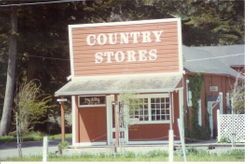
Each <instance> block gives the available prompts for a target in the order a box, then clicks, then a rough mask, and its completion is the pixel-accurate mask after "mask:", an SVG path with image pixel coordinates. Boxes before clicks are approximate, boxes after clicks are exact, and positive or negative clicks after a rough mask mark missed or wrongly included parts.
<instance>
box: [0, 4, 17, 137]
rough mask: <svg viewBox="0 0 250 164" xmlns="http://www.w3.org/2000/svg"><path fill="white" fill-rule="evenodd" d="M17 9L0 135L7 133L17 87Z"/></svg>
mask: <svg viewBox="0 0 250 164" xmlns="http://www.w3.org/2000/svg"><path fill="white" fill-rule="evenodd" d="M16 37H17V10H16V8H14V7H12V8H11V34H10V41H9V59H8V69H7V82H6V89H5V97H4V106H3V113H2V118H1V125H0V136H2V135H5V134H7V132H8V128H9V124H10V119H11V111H12V105H13V97H14V96H13V94H14V88H15V69H16V54H17V40H16Z"/></svg>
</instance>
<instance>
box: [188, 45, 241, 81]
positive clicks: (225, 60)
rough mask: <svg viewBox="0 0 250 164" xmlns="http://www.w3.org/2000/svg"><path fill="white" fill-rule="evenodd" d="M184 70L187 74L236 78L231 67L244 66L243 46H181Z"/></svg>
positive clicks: (235, 73) (235, 72)
mask: <svg viewBox="0 0 250 164" xmlns="http://www.w3.org/2000/svg"><path fill="white" fill-rule="evenodd" d="M183 60H184V61H183V63H184V68H185V69H186V70H187V71H189V72H196V73H212V74H226V75H230V76H234V77H237V76H239V73H238V72H237V71H235V70H234V69H232V68H231V66H244V65H245V46H244V45H230V46H203V47H202V46H201V47H187V46H183Z"/></svg>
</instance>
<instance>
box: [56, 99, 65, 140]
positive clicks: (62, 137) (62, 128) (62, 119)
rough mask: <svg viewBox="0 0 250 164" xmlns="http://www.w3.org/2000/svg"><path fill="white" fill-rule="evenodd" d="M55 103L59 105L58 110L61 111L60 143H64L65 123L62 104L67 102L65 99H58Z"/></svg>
mask: <svg viewBox="0 0 250 164" xmlns="http://www.w3.org/2000/svg"><path fill="white" fill-rule="evenodd" d="M57 101H58V102H59V104H60V109H61V142H64V141H65V121H64V117H65V116H64V115H65V114H64V102H66V101H67V99H65V98H60V99H57Z"/></svg>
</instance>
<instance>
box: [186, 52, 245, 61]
mask: <svg viewBox="0 0 250 164" xmlns="http://www.w3.org/2000/svg"><path fill="white" fill-rule="evenodd" d="M243 55H244V54H243V53H239V54H232V55H223V56H214V57H208V58H200V59H190V60H186V61H185V62H194V61H204V60H213V59H223V58H229V57H234V56H243Z"/></svg>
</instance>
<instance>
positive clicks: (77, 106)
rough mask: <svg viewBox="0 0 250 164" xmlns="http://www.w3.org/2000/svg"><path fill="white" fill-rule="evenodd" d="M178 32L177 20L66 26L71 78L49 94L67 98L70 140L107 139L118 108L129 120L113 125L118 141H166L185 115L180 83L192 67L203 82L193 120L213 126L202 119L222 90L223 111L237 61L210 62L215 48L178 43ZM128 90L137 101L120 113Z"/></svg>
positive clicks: (186, 107) (183, 89)
mask: <svg viewBox="0 0 250 164" xmlns="http://www.w3.org/2000/svg"><path fill="white" fill-rule="evenodd" d="M181 38H182V34H181V22H180V19H179V18H170V19H157V20H143V21H128V22H113V23H97V24H81V25H69V44H70V65H71V75H70V78H71V80H70V81H69V82H68V83H67V84H66V85H65V86H63V87H62V88H61V89H59V90H58V91H57V92H56V93H55V95H56V96H60V97H64V96H71V103H72V144H73V146H78V145H111V144H113V143H114V142H115V140H114V139H115V137H116V136H117V134H115V131H116V129H117V125H116V124H117V123H116V121H117V120H119V119H117V118H116V112H117V111H116V108H119V109H121V108H123V111H122V112H125V113H126V112H127V114H128V118H129V119H127V120H129V122H130V123H128V124H127V125H125V126H124V125H123V126H122V125H119V129H120V132H121V133H120V135H119V138H120V142H123V143H124V144H153V143H157V144H160V143H167V142H168V135H169V134H168V130H169V129H170V128H172V129H173V131H174V136H175V139H176V140H179V138H180V136H179V129H178V124H177V119H178V118H180V120H181V121H184V116H187V117H186V118H185V120H188V117H189V115H188V110H189V108H190V107H191V105H190V104H188V101H189V98H190V96H191V95H190V94H189V92H188V83H187V82H188V78H189V76H191V75H192V74H193V73H202V74H204V76H203V80H204V81H205V82H204V85H203V86H202V89H201V98H200V100H199V104H200V106H199V116H198V117H199V124H200V126H212V125H213V126H215V124H211V125H205V123H203V118H205V116H206V112H205V111H207V108H208V106H209V105H211V104H209V103H210V101H211V103H213V102H214V101H216V99H217V98H218V94H219V92H222V93H223V95H222V97H223V100H224V101H223V103H224V104H223V105H224V106H223V111H224V112H225V110H226V108H225V107H226V104H227V103H226V102H227V100H226V96H228V94H227V93H228V92H229V91H230V90H231V88H230V87H231V84H232V83H234V81H235V77H236V76H238V75H237V72H236V71H235V70H233V68H232V67H233V66H239V65H238V64H236V65H230V64H232V63H230V64H229V65H230V66H229V65H226V64H225V63H226V62H225V61H224V63H223V61H220V60H223V58H219V59H220V60H218V58H216V55H218V54H219V53H218V54H217V53H216V50H218V49H216V47H215V48H214V49H213V50H214V52H213V51H212V48H211V47H186V46H182V40H181ZM238 48H239V49H238V50H239V53H242V47H238ZM225 49H226V48H225ZM221 51H222V50H221ZM243 51H244V46H243ZM243 53H244V52H243ZM224 54H226V53H224ZM228 54H229V53H228ZM211 57H215V58H214V59H212V60H214V62H213V64H212V67H211V64H209V62H211V61H210V58H211ZM230 57H231V56H230ZM206 58H209V60H204V59H206ZM199 59H200V61H199ZM221 63H222V64H221ZM243 63H244V62H243ZM183 65H184V66H183ZM224 67H225V68H224ZM131 93H132V94H133V96H132V97H133V99H136V100H139V102H140V103H139V105H138V106H136V109H134V110H133V111H132V112H128V110H129V108H130V107H129V105H123V106H122V107H121V104H120V103H119V102H122V101H123V99H122V96H123V95H124V94H131ZM188 95H189V97H188ZM120 112H121V111H120ZM120 119H121V118H120ZM122 119H125V114H124V118H122ZM210 119H211V118H210ZM212 119H213V118H212ZM131 121H132V122H133V123H132V122H131ZM187 122H188V121H187ZM213 129H215V128H213ZM213 129H211V130H213ZM212 135H213V134H212Z"/></svg>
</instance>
